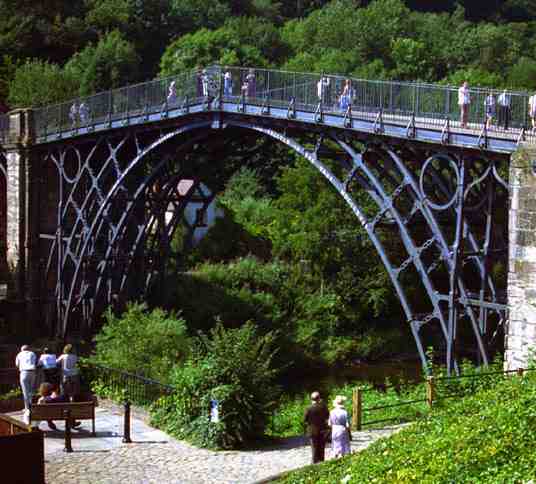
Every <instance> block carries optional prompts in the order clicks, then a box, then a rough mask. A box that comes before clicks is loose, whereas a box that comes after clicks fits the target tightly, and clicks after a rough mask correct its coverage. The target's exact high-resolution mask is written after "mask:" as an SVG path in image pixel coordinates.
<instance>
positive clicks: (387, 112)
mask: <svg viewBox="0 0 536 484" xmlns="http://www.w3.org/2000/svg"><path fill="white" fill-rule="evenodd" d="M226 74H227V76H226ZM226 77H227V81H226ZM229 78H230V79H231V80H232V82H231V83H229ZM321 79H325V84H324V87H323V88H322V89H320V88H319V81H320V80H321ZM347 80H348V81H350V85H351V90H350V91H351V92H350V95H349V96H344V95H343V93H344V87H345V84H346V82H347ZM172 84H173V85H174V88H173V89H172V87H171V86H172ZM171 90H173V94H170V93H171ZM490 93H491V94H493V95H494V97H495V100H496V101H497V99H498V97H499V94H500V91H498V90H492V89H481V88H471V89H470V96H471V103H470V105H469V110H468V129H470V130H473V131H474V130H477V131H482V130H483V128H484V125H485V121H486V110H485V99H486V97H487V95H488V94H490ZM319 94H321V96H319ZM508 95H509V96H510V102H511V104H510V112H509V123H508V124H509V126H508V128H510V129H509V131H510V135H511V136H515V135H514V134H512V132H511V129H515V130H520V129H525V130H527V129H528V125H529V124H530V123H529V122H530V120H529V113H528V100H529V95H528V93H525V92H508ZM214 100H219V101H223V102H224V103H235V104H236V105H237V108H236V109H237V110H238V111H240V110H241V106H242V107H244V106H247V105H252V106H255V105H257V106H265V107H270V108H280V109H281V108H283V109H288V110H289V112H290V110H299V111H305V112H311V113H318V112H321V113H326V114H331V115H335V116H341V117H342V116H346V117H352V118H353V119H364V120H372V121H378V122H392V123H396V124H400V125H408V123H412V122H413V121H414V122H415V124H416V125H418V126H421V127H430V128H435V129H445V128H446V127H447V123H448V127H450V128H457V129H461V126H460V107H459V105H458V88H457V87H452V86H443V85H437V84H426V83H411V82H399V81H373V80H365V79H355V78H346V77H344V76H337V75H324V74H311V73H299V72H289V71H281V70H276V69H251V68H241V67H220V66H211V67H207V68H206V69H204V70H203V71H200V70H199V71H190V72H186V73H182V74H179V75H176V76H170V77H167V78H162V79H156V80H153V81H149V82H144V83H140V84H135V85H131V86H125V87H122V88H118V89H114V90H111V91H107V92H102V93H98V94H95V95H93V96H89V97H86V98H79V99H75V100H71V101H68V102H65V103H60V104H56V105H50V106H45V107H42V108H38V109H36V110H35V120H36V134H37V136H46V135H49V134H60V133H62V132H65V131H69V132H71V133H72V132H73V131H74V132H75V133H76V131H77V130H78V129H80V128H91V127H92V126H94V125H96V124H98V123H106V122H109V123H110V124H112V123H114V122H115V123H116V124H115V126H117V121H124V123H125V124H127V123H128V122H129V119H130V118H132V117H139V116H142V117H143V116H147V117H149V116H150V115H152V114H158V113H160V114H162V115H163V116H162V117H165V116H167V115H168V114H169V112H170V111H172V110H175V109H180V110H181V112H186V111H187V110H188V108H190V107H192V106H195V105H201V104H203V105H205V106H206V107H207V108H211V107H212V108H215V109H218V104H217V103H213V104H211V102H212V101H214ZM498 116H499V105H498V103H497V102H496V106H495V113H494V122H493V123H492V127H491V131H492V133H502V132H507V130H506V127H505V126H504V125H501V126H499V125H498V123H497V121H498ZM4 122H6V121H4ZM7 122H8V121H7ZM1 123H2V121H1V119H0V136H2V134H1V133H2V129H1V126H2V124H1ZM535 141H536V140H535Z"/></svg>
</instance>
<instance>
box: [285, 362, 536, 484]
mask: <svg viewBox="0 0 536 484" xmlns="http://www.w3.org/2000/svg"><path fill="white" fill-rule="evenodd" d="M485 380H486V382H485V383H483V382H481V383H478V384H475V383H474V381H473V382H471V379H467V382H468V383H466V382H465V381H464V382H463V383H462V385H464V386H465V389H466V390H467V392H466V396H465V397H464V398H462V399H460V400H455V399H450V400H445V401H443V403H442V404H441V405H439V406H438V407H437V408H435V409H434V410H433V411H432V412H431V413H428V414H427V415H426V416H424V417H423V418H422V419H420V420H418V421H416V423H415V424H414V425H412V426H410V427H408V428H406V429H404V430H402V431H401V432H400V433H398V434H396V435H393V436H392V437H390V438H387V439H382V440H379V441H377V442H375V443H374V444H372V445H371V446H370V447H369V448H368V449H366V450H364V451H362V452H360V453H359V454H354V455H350V456H347V457H345V458H343V459H341V460H338V461H330V462H327V463H324V464H321V465H316V466H310V467H308V468H304V469H301V470H299V471H296V472H292V473H290V474H288V475H287V476H286V477H284V478H282V479H281V480H279V481H278V482H280V483H282V484H308V483H311V484H312V483H315V484H327V483H345V484H354V483H397V484H403V483H434V484H439V483H459V482H471V483H526V482H528V481H529V480H531V479H534V478H536V433H535V432H534V428H535V424H536V405H535V404H534V402H535V401H536V372H530V373H527V375H526V376H524V377H518V376H512V377H501V376H497V375H496V376H495V377H493V381H492V380H491V377H488V378H486V379H485ZM471 385H472V386H473V389H474V390H472V391H470V388H471ZM447 390H449V391H451V390H453V388H450V389H448V388H447ZM458 390H459V388H458Z"/></svg>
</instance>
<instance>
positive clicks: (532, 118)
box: [529, 94, 536, 133]
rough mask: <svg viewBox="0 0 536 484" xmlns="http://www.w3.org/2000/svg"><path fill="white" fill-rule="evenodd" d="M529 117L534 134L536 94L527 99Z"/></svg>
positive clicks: (535, 125) (535, 128)
mask: <svg viewBox="0 0 536 484" xmlns="http://www.w3.org/2000/svg"><path fill="white" fill-rule="evenodd" d="M529 116H530V121H531V124H532V132H533V133H534V132H536V94H533V95H532V96H530V97H529Z"/></svg>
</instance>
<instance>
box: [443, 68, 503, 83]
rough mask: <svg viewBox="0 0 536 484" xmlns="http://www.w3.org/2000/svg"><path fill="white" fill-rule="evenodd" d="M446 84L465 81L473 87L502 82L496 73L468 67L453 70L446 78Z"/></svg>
mask: <svg viewBox="0 0 536 484" xmlns="http://www.w3.org/2000/svg"><path fill="white" fill-rule="evenodd" d="M446 81H447V83H448V84H451V85H454V86H460V85H461V84H462V83H463V82H464V81H467V82H468V83H469V85H470V86H474V87H498V86H501V85H502V84H503V80H502V78H501V77H500V76H499V75H498V74H493V73H491V72H487V71H485V70H483V69H479V68H475V67H470V68H467V69H460V70H458V71H456V72H453V73H452V74H451V75H449V76H448V77H447V79H446Z"/></svg>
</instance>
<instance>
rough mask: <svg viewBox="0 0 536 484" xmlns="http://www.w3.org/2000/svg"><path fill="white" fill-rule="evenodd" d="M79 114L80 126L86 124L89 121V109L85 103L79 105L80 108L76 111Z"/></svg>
mask: <svg viewBox="0 0 536 484" xmlns="http://www.w3.org/2000/svg"><path fill="white" fill-rule="evenodd" d="M78 112H79V114H80V124H86V123H87V122H88V121H89V107H88V105H87V104H86V103H84V102H82V103H80V108H79V109H78Z"/></svg>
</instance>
